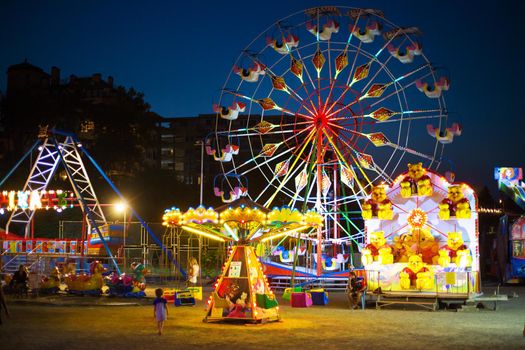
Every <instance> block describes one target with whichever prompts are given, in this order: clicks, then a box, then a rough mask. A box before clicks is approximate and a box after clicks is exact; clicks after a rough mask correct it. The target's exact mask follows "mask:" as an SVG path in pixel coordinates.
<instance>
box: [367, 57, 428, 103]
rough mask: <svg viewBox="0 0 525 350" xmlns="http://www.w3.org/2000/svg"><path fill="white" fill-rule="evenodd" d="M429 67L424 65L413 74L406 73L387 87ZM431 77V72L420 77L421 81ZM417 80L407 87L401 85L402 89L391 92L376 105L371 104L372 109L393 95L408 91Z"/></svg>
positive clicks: (412, 72)
mask: <svg viewBox="0 0 525 350" xmlns="http://www.w3.org/2000/svg"><path fill="white" fill-rule="evenodd" d="M427 67H428V65H423V66H421V67H419V68H417V69H415V70H413V71H411V72H408V73H406V74H404V75H402V76H400V77H398V78H396V79H395V80H394V81H392V82H390V83H389V84H387V85H388V86H390V85H392V84H398V83H399V82H400V81H401V80H403V79H405V78H408V77H409V76H411V75H412V74H415V73H417V72H419V71H421V70H423V69H425V68H427ZM430 75H432V73H431V72H429V73H427V74H425V75H423V76H422V77H420V78H419V79H423V78H426V77H428V76H430ZM417 80H418V79H416V80H413V81H411V82H409V83H408V84H406V85H402V84H399V86H400V87H399V88H398V89H396V90H395V91H393V92H391V93H390V94H388V95H386V96H384V97H382V98H380V99H379V100H377V101H375V102H374V103H371V104H370V107H374V106H375V105H377V104H379V103H382V102H383V101H385V100H387V99H389V98H390V97H392V96H393V95H397V94H399V93H400V92H401V91H404V90H406V89H407V88H408V87H410V86H412V85H414V84H415V83H416V82H417Z"/></svg>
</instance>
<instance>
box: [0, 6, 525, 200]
mask: <svg viewBox="0 0 525 350" xmlns="http://www.w3.org/2000/svg"><path fill="white" fill-rule="evenodd" d="M320 5H342V6H352V7H367V8H377V9H381V10H383V11H384V13H385V17H386V18H387V19H388V20H390V21H391V22H393V23H395V24H397V25H398V26H417V27H419V28H420V29H421V30H422V31H423V34H424V35H423V38H422V42H423V44H424V50H425V54H426V55H427V57H428V58H429V59H430V60H431V61H432V62H433V63H434V64H435V65H436V66H440V67H444V68H446V70H447V71H448V72H449V76H450V79H451V88H450V90H449V91H448V92H447V93H446V100H447V105H448V109H449V113H450V117H449V120H450V121H458V122H460V123H461V124H462V125H463V135H462V136H460V137H458V138H457V139H455V141H454V143H453V144H452V145H450V146H449V147H448V148H447V149H446V155H447V157H448V158H450V159H451V160H452V161H453V162H454V163H455V165H456V169H455V170H456V174H457V179H458V180H459V181H466V182H471V183H473V184H474V185H479V184H481V183H487V184H488V185H490V188H491V189H492V190H493V192H494V193H495V192H496V190H495V187H496V186H495V182H494V180H492V173H493V171H492V168H493V167H494V166H496V165H507V166H525V138H523V136H522V135H523V132H524V129H525V103H524V97H525V96H524V94H523V90H524V89H523V82H524V80H525V79H524V78H525V73H524V69H525V65H524V63H523V57H525V55H524V47H523V25H520V23H522V21H523V13H525V11H524V10H525V2H522V1H519V0H512V1H511V0H506V1H505V0H503V1H494V2H489V1H476V2H474V1H456V0H440V1H438V0H428V1H420V0H410V1H393V0H389V1H387V0H384V1H379V0H377V1H374V0H369V1H320V0H318V1H313V0H285V1H283V0H267V1H251V2H248V1H192V2H190V1H187V2H179V1H148V2H144V1H83V2H80V1H6V0H4V1H2V2H0V45H1V46H2V49H1V52H2V54H1V55H0V70H1V71H2V72H5V71H6V70H7V67H8V66H9V65H12V64H16V63H19V62H21V61H23V60H24V59H25V58H27V59H28V61H29V62H30V63H32V64H34V65H36V66H39V67H41V68H43V69H44V70H45V71H49V70H50V68H51V66H57V67H59V68H60V69H61V73H62V77H63V78H67V77H68V76H69V75H70V74H75V75H77V76H88V75H91V74H92V73H95V72H98V73H101V74H102V75H103V77H104V78H105V77H107V76H108V75H111V76H113V77H114V79H115V83H116V84H118V85H124V86H126V87H134V88H135V89H137V90H139V91H142V92H144V93H145V97H146V100H147V101H148V102H149V103H150V104H151V105H152V110H154V111H155V112H157V113H159V114H161V115H162V116H167V117H175V116H193V115H197V114H199V113H211V112H212V110H211V105H212V103H213V102H215V101H216V100H217V99H218V96H219V90H220V88H221V87H222V85H223V83H224V81H225V79H226V77H227V75H228V73H229V71H230V69H231V66H232V64H233V63H234V61H235V59H236V58H237V56H238V55H239V53H240V51H241V50H242V49H243V48H244V47H245V46H246V45H248V44H249V43H250V41H251V40H252V39H253V38H255V36H257V35H258V34H259V33H261V32H262V31H264V30H265V29H266V28H267V27H269V26H270V25H272V24H273V23H274V22H275V21H277V20H279V19H281V18H283V17H285V16H288V15H290V14H292V13H295V12H297V11H300V10H303V9H305V8H307V7H314V6H320ZM5 86H6V76H5V74H0V90H2V91H5Z"/></svg>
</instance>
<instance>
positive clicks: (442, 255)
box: [438, 249, 451, 267]
mask: <svg viewBox="0 0 525 350" xmlns="http://www.w3.org/2000/svg"><path fill="white" fill-rule="evenodd" d="M450 261H451V260H450V256H449V255H448V250H446V249H440V250H439V258H438V264H439V265H440V266H442V267H447V266H448V265H450Z"/></svg>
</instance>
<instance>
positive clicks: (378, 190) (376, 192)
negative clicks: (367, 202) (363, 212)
mask: <svg viewBox="0 0 525 350" xmlns="http://www.w3.org/2000/svg"><path fill="white" fill-rule="evenodd" d="M371 198H372V201H374V202H376V203H381V202H383V201H384V200H385V199H387V197H386V191H385V187H384V186H375V187H374V189H373V190H372V196H371Z"/></svg>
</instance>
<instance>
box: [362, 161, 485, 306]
mask: <svg viewBox="0 0 525 350" xmlns="http://www.w3.org/2000/svg"><path fill="white" fill-rule="evenodd" d="M408 169H409V170H408V172H407V173H404V174H402V175H400V176H399V177H398V178H397V179H396V180H395V181H394V182H393V184H392V185H391V186H384V185H381V186H376V187H374V189H373V191H372V193H371V195H370V196H369V198H368V199H367V200H366V201H365V202H364V203H363V206H362V209H363V211H362V215H363V219H364V220H365V229H366V246H365V247H364V249H363V250H362V263H363V265H364V267H365V271H366V276H367V280H368V281H367V283H368V291H369V293H371V295H375V296H376V298H377V299H376V302H377V304H376V305H377V306H378V307H381V306H383V305H389V304H392V303H400V301H399V300H397V301H392V300H391V301H390V302H389V301H388V300H387V299H388V297H396V296H397V297H399V296H403V297H404V298H405V299H404V300H405V301H407V302H411V303H415V304H420V305H422V306H424V304H425V303H424V302H423V299H416V300H415V301H414V300H412V301H410V297H414V298H416V297H417V298H424V297H426V298H429V304H430V305H432V308H435V307H436V305H437V301H438V300H440V299H468V298H469V297H470V296H473V295H476V294H479V292H480V284H479V281H480V275H479V249H478V245H479V243H478V235H479V233H478V214H477V199H476V196H475V194H474V191H473V190H472V189H471V188H470V187H469V186H468V185H466V184H464V183H461V184H455V183H450V182H449V181H447V180H446V179H445V178H444V177H441V176H440V175H438V174H436V173H434V172H431V171H428V170H426V169H424V168H423V167H422V165H421V163H417V164H409V165H408ZM418 300H419V301H418Z"/></svg>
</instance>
